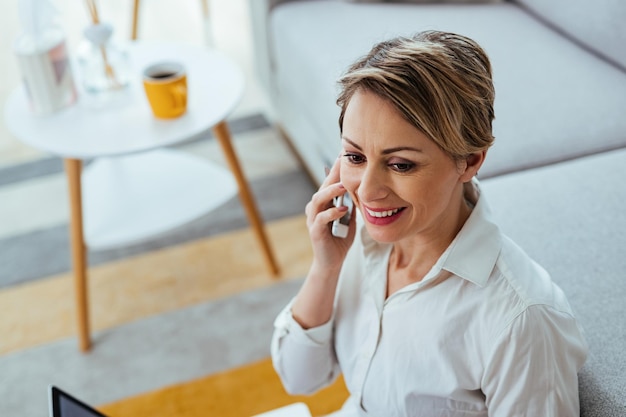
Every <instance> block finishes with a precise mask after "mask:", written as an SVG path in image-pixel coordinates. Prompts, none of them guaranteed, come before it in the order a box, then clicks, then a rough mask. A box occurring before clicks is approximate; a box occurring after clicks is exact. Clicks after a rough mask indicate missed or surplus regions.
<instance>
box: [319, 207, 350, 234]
mask: <svg viewBox="0 0 626 417" xmlns="http://www.w3.org/2000/svg"><path fill="white" fill-rule="evenodd" d="M346 211H348V208H347V207H346V206H342V207H331V208H329V209H328V210H324V211H322V212H320V213H318V215H317V216H315V219H314V221H313V223H312V226H313V227H314V228H316V229H318V230H324V232H326V231H328V230H329V229H328V225H329V224H330V223H332V222H333V221H335V220H339V219H340V218H341V217H343V216H344V215H345V214H346Z"/></svg>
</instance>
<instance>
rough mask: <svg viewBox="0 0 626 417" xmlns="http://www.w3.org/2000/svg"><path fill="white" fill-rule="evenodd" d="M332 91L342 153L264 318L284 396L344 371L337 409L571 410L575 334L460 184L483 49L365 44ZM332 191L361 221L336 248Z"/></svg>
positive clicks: (446, 36) (470, 181)
mask: <svg viewBox="0 0 626 417" xmlns="http://www.w3.org/2000/svg"><path fill="white" fill-rule="evenodd" d="M340 83H341V87H342V92H341V95H340V97H339V99H338V104H339V105H340V107H341V115H340V118H339V124H340V127H341V141H342V146H343V151H342V153H341V155H340V158H339V159H338V160H337V161H336V163H335V164H334V166H333V167H332V169H331V171H330V173H329V175H328V177H327V178H326V181H325V182H324V183H323V184H322V186H321V187H320V189H319V191H318V192H317V193H316V194H315V195H314V196H313V198H312V200H311V202H310V203H309V204H308V205H307V207H306V214H307V224H308V228H309V233H310V238H311V242H312V245H313V262H312V265H311V268H310V270H309V273H308V275H307V277H306V280H305V281H304V284H303V285H302V288H301V289H300V291H299V292H298V294H297V296H296V297H295V299H294V300H293V301H292V302H291V303H290V304H289V305H288V306H287V307H286V308H285V310H284V311H283V312H282V313H281V314H280V315H279V317H278V318H277V319H276V323H275V327H276V329H275V334H274V339H273V342H272V357H273V361H274V366H275V368H276V370H277V372H278V373H279V375H280V377H281V379H282V381H283V384H284V386H285V388H286V389H287V390H288V391H289V392H291V393H310V392H313V391H315V390H317V389H319V388H321V387H323V386H325V385H327V384H329V383H331V382H332V381H333V380H334V378H335V377H336V376H337V375H338V374H339V373H343V375H344V378H345V381H346V385H347V387H348V390H349V391H350V394H351V395H350V398H349V400H348V401H347V402H346V404H345V405H344V407H343V409H342V411H340V412H339V414H340V415H372V416H381V417H390V416H419V417H431V416H498V417H511V416H533V417H540V416H545V417H548V416H550V417H555V416H563V417H573V416H578V415H579V406H578V381H577V371H578V370H579V369H580V367H581V366H582V364H583V363H584V361H585V358H586V354H587V345H586V342H585V340H584V338H583V335H582V332H581V330H580V328H579V327H578V325H577V323H576V320H575V319H574V317H573V315H572V311H571V309H570V307H569V305H568V302H567V300H566V298H565V296H564V294H563V292H562V291H561V290H560V289H559V288H558V287H557V286H556V285H555V284H554V283H553V282H552V281H551V280H550V277H549V276H548V274H547V273H546V271H544V270H543V269H542V268H541V267H540V266H539V265H537V264H536V263H535V262H534V261H533V260H531V259H530V258H529V257H528V256H527V255H526V254H525V253H524V252H523V251H522V250H521V249H520V248H519V247H517V246H516V245H515V244H514V243H513V242H512V241H511V240H509V239H508V238H507V237H506V236H504V235H503V234H502V233H501V232H500V230H499V229H498V227H497V226H496V225H495V224H493V223H492V222H491V221H490V219H489V212H488V209H487V206H486V202H485V201H484V197H482V196H481V192H480V186H479V183H478V181H477V180H476V179H475V178H474V177H475V175H476V174H477V173H478V170H479V169H480V167H481V165H482V164H483V162H484V160H485V157H486V154H487V149H488V148H489V147H490V145H491V144H492V142H493V136H492V132H491V124H492V120H493V118H494V112H493V100H494V89H493V83H492V79H491V66H490V63H489V60H488V58H487V56H486V54H485V52H484V51H483V50H482V49H481V48H480V46H479V45H477V44H476V43H475V42H474V41H472V40H471V39H468V38H466V37H463V36H459V35H456V34H451V33H442V32H424V33H421V34H418V35H417V36H415V37H413V38H397V39H393V40H390V41H388V42H382V43H380V44H379V45H376V46H375V47H374V48H373V49H372V51H371V52H370V53H369V54H368V55H367V56H365V57H364V58H362V59H360V60H359V61H357V62H356V63H355V64H354V65H353V66H352V67H351V68H350V69H349V70H348V72H347V74H346V75H345V76H344V77H343V78H342V79H341V81H340ZM345 193H348V194H349V195H350V197H351V198H352V200H353V201H354V204H355V207H356V208H357V209H358V212H359V214H360V216H358V217H359V218H358V221H357V220H356V219H355V217H357V216H353V219H352V221H351V224H350V229H349V230H350V231H349V234H348V236H347V237H346V238H345V239H341V238H337V237H334V236H333V235H332V234H331V227H330V224H331V223H332V221H333V220H336V219H338V218H340V217H342V216H343V215H344V214H345V212H346V210H347V208H346V207H334V206H333V204H332V201H333V198H335V197H337V196H340V195H343V194H345Z"/></svg>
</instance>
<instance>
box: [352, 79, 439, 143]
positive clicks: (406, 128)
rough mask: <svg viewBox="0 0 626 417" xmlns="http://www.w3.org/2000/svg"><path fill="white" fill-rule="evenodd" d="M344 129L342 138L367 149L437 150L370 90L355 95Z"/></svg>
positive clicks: (418, 131)
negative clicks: (393, 147)
mask: <svg viewBox="0 0 626 417" xmlns="http://www.w3.org/2000/svg"><path fill="white" fill-rule="evenodd" d="M342 127H343V129H342V138H344V139H349V140H350V141H351V142H353V143H356V144H361V145H363V146H366V145H367V146H383V147H386V146H413V147H424V146H436V145H435V144H434V142H433V141H432V140H430V138H429V137H428V136H427V135H426V134H424V133H423V132H422V131H421V130H419V129H418V128H417V127H415V126H414V125H412V124H411V123H409V122H408V121H407V120H406V119H405V118H404V117H403V116H402V114H401V113H400V111H399V110H398V109H396V108H395V107H394V106H393V104H392V103H391V102H390V101H389V100H387V99H385V98H382V97H380V96H379V95H377V94H375V93H372V92H370V91H367V90H358V91H356V92H355V93H354V95H353V96H352V98H351V99H350V101H349V102H348V104H347V106H346V111H345V114H344V118H343V126H342Z"/></svg>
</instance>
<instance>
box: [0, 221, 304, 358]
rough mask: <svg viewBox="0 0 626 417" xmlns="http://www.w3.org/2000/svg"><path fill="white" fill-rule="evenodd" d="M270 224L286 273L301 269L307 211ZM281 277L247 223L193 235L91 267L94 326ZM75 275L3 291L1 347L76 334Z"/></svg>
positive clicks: (296, 275)
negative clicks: (274, 273) (168, 245)
mask: <svg viewBox="0 0 626 417" xmlns="http://www.w3.org/2000/svg"><path fill="white" fill-rule="evenodd" d="M266 230H267V233H268V236H269V239H270V241H271V244H272V246H273V248H274V251H275V254H276V257H277V258H278V263H279V265H280V268H281V279H293V278H300V277H303V276H304V275H305V274H306V272H307V270H308V268H309V264H310V262H311V258H312V252H311V246H310V242H309V239H308V233H307V228H306V221H305V218H304V216H297V217H292V218H287V219H282V220H279V221H275V222H271V223H267V224H266ZM34 261H36V260H34ZM276 282H277V280H275V279H273V278H272V277H270V275H269V274H268V271H267V268H266V265H265V262H264V260H263V257H262V254H261V250H260V247H259V245H258V244H257V240H256V239H255V237H254V235H253V233H252V231H251V230H250V229H244V230H240V231H237V232H232V233H227V234H223V235H219V236H215V237H211V238H206V239H202V240H198V241H194V242H189V243H186V244H182V245H178V246H174V247H171V248H167V249H162V250H158V251H154V252H150V253H147V254H143V255H140V256H137V257H133V258H128V259H124V260H121V261H116V262H111V263H108V264H104V265H99V266H96V267H92V268H90V269H89V294H90V310H91V323H92V329H93V330H102V329H106V328H110V327H114V326H117V325H120V324H123V323H127V322H130V321H134V320H137V319H141V318H145V317H148V316H151V315H155V314H159V313H164V312H168V311H172V310H175V309H178V308H183V307H187V306H191V305H195V304H198V303H201V302H204V301H208V300H214V299H217V298H221V297H226V296H229V295H233V294H235V293H238V292H242V291H245V290H251V289H256V288H261V287H264V286H268V285H272V284H274V283H276ZM72 283H73V280H72V274H71V273H66V274H62V275H57V276H54V277H50V278H46V279H43V280H38V281H35V282H32V283H28V284H24V285H20V286H16V287H10V288H8V289H5V290H2V291H0V306H2V309H1V310H2V314H0V335H2V337H0V354H6V353H8V352H12V351H16V350H19V349H24V348H28V347H31V346H34V345H37V344H41V343H45V342H50V341H54V340H58V339H62V338H66V337H70V336H72V335H73V334H75V317H74V289H73V284H72ZM44 323H45V324H44Z"/></svg>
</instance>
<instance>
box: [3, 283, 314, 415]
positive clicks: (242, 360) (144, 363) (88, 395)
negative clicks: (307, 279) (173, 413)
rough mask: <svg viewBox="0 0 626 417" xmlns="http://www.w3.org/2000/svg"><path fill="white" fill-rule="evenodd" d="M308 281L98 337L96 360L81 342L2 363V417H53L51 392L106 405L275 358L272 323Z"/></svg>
mask: <svg viewBox="0 0 626 417" xmlns="http://www.w3.org/2000/svg"><path fill="white" fill-rule="evenodd" d="M301 283H302V281H301V280H296V281H286V282H281V283H277V284H274V285H272V286H271V287H268V288H264V289H260V290H256V291H249V292H245V293H242V294H238V295H236V296H233V297H230V298H226V299H222V300H218V301H214V302H207V303H204V304H200V305H197V306H193V307H188V308H185V309H181V310H178V311H174V312H171V313H167V314H162V315H159V316H154V317H150V318H148V319H143V320H139V321H136V322H134V323H130V324H126V325H122V326H118V327H115V328H113V329H111V330H107V331H104V332H100V333H96V334H95V337H94V341H95V343H94V349H93V351H92V352H90V353H89V354H88V355H83V354H80V353H78V352H77V351H76V340H75V339H74V338H71V339H67V340H62V341H59V342H54V343H50V344H45V345H42V346H38V347H34V348H31V349H27V350H24V351H19V352H15V353H12V354H9V355H5V356H0V393H1V395H0V416H2V417H5V416H6V417H43V416H46V415H47V395H46V390H47V386H48V385H49V384H54V385H57V386H59V387H61V388H62V389H63V388H64V389H66V390H68V391H69V392H71V393H73V394H75V395H76V396H77V397H78V398H81V399H82V400H84V401H85V402H88V403H90V404H95V405H97V404H104V403H109V402H112V401H115V400H118V399H121V398H126V397H129V396H133V395H137V394H140V393H142V392H146V391H151V390H154V389H158V388H162V387H165V386H168V385H171V384H175V383H180V382H184V381H189V380H192V379H195V378H200V377H203V376H206V375H210V374H213V373H215V372H220V371H223V370H226V369H229V368H232V367H236V366H240V365H243V364H247V363H250V362H253V361H257V360H260V359H263V358H266V357H267V356H269V354H270V351H269V346H270V339H271V335H272V323H273V320H274V318H275V316H276V315H277V314H278V312H279V311H280V309H281V308H282V307H283V306H284V305H286V304H287V302H288V301H289V300H290V299H291V298H292V297H293V296H294V295H295V293H296V291H297V290H298V288H299V286H300V285H301Z"/></svg>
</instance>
